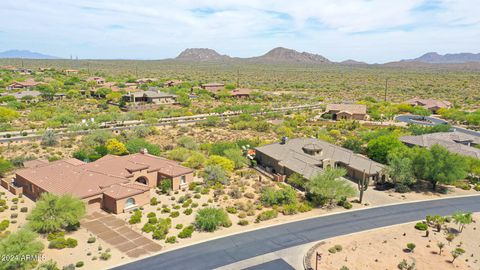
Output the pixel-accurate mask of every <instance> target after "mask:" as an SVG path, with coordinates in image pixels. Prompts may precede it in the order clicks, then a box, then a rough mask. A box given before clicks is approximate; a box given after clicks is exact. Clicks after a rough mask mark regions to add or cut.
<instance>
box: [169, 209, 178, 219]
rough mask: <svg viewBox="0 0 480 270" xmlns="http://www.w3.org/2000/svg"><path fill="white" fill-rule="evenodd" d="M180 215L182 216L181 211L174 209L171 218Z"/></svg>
mask: <svg viewBox="0 0 480 270" xmlns="http://www.w3.org/2000/svg"><path fill="white" fill-rule="evenodd" d="M178 216H180V212H178V211H174V212H172V213H170V217H171V218H176V217H178Z"/></svg>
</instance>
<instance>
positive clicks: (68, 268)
mask: <svg viewBox="0 0 480 270" xmlns="http://www.w3.org/2000/svg"><path fill="white" fill-rule="evenodd" d="M62 270H75V265H74V264H73V263H71V264H69V265H65V266H64V267H62Z"/></svg>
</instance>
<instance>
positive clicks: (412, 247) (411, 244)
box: [407, 243, 416, 252]
mask: <svg viewBox="0 0 480 270" xmlns="http://www.w3.org/2000/svg"><path fill="white" fill-rule="evenodd" d="M415 247H416V245H415V244H414V243H408V244H407V248H408V250H410V252H413V250H414V249H415Z"/></svg>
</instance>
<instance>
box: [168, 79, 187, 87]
mask: <svg viewBox="0 0 480 270" xmlns="http://www.w3.org/2000/svg"><path fill="white" fill-rule="evenodd" d="M180 84H182V81H180V80H169V81H166V82H163V87H174V86H178V85H180Z"/></svg>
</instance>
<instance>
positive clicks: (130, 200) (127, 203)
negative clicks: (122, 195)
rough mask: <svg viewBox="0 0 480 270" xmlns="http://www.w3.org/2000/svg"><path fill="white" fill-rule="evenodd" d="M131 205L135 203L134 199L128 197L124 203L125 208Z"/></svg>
mask: <svg viewBox="0 0 480 270" xmlns="http://www.w3.org/2000/svg"><path fill="white" fill-rule="evenodd" d="M132 205H135V199H134V198H128V199H127V202H126V203H125V208H128V207H130V206H132Z"/></svg>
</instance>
